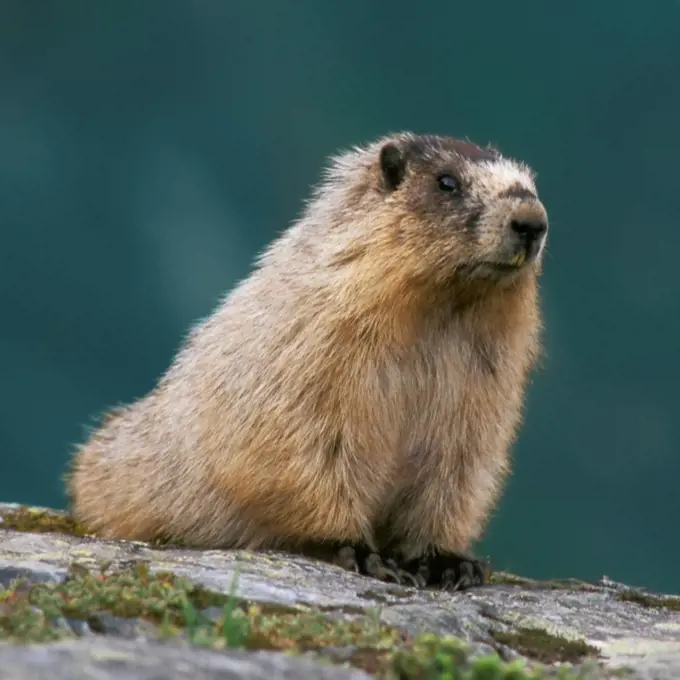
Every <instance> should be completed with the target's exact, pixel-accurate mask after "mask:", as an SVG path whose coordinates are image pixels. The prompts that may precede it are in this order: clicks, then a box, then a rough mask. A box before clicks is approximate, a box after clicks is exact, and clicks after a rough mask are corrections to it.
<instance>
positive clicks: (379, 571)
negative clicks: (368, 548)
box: [364, 553, 418, 588]
mask: <svg viewBox="0 0 680 680" xmlns="http://www.w3.org/2000/svg"><path fill="white" fill-rule="evenodd" d="M364 566H365V569H366V573H367V574H368V575H369V576H373V577H374V578H377V579H380V580H381V581H388V580H389V581H394V582H395V583H398V584H399V585H412V586H413V587H414V588H417V587H418V580H417V579H416V577H415V576H414V575H413V574H411V573H410V572H408V571H406V570H405V569H402V568H401V567H400V566H399V564H397V561H396V560H395V559H393V558H391V557H390V558H387V559H385V560H384V559H383V558H382V557H381V556H380V555H379V554H378V553H370V554H369V555H368V557H367V558H366V560H365V562H364Z"/></svg>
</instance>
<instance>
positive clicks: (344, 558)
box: [334, 545, 361, 573]
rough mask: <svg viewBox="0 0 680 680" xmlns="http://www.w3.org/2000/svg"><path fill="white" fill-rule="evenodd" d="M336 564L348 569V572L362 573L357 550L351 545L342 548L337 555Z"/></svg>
mask: <svg viewBox="0 0 680 680" xmlns="http://www.w3.org/2000/svg"><path fill="white" fill-rule="evenodd" d="M334 562H335V563H336V564H337V565H338V566H340V567H342V568H343V569H347V571H355V572H357V573H359V572H360V571H361V570H360V569H359V563H358V562H357V554H356V550H355V549H354V548H353V547H352V546H351V545H345V546H343V547H342V548H340V549H339V550H338V551H337V552H336V554H335V559H334Z"/></svg>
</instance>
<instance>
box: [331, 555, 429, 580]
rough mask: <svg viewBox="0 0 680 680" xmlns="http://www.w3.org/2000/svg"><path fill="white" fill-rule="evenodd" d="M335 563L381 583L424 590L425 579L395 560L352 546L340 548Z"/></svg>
mask: <svg viewBox="0 0 680 680" xmlns="http://www.w3.org/2000/svg"><path fill="white" fill-rule="evenodd" d="M334 562H335V563H336V564H337V565H339V566H341V567H343V568H344V569H347V570H349V571H354V572H357V573H359V574H363V575H364V576H372V577H373V578H376V579H378V580H380V581H393V582H394V583H397V584H399V585H413V586H414V587H416V588H419V587H420V588H422V587H423V585H422V584H423V583H424V579H422V577H419V575H418V574H412V573H411V572H409V571H406V570H404V569H402V568H401V567H400V566H399V564H398V563H397V561H396V560H395V559H393V558H386V559H383V557H382V556H381V555H379V554H378V553H375V552H370V551H368V550H364V549H360V548H357V547H354V546H350V545H344V546H342V547H341V548H339V549H338V550H337V552H336V554H335V559H334Z"/></svg>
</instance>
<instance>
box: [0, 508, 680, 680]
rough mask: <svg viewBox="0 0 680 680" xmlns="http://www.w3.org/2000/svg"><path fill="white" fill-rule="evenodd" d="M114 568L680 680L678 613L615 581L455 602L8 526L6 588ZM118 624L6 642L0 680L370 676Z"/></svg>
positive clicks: (318, 568) (316, 569) (1, 552)
mask: <svg viewBox="0 0 680 680" xmlns="http://www.w3.org/2000/svg"><path fill="white" fill-rule="evenodd" d="M12 509H15V506H12V505H10V504H6V505H2V504H0V518H1V517H2V515H3V513H6V512H7V511H8V510H12ZM104 561H106V562H110V563H111V568H114V569H115V568H116V567H121V566H125V565H129V564H130V563H135V562H140V561H142V562H146V563H148V565H149V568H150V569H151V570H152V571H153V570H170V571H173V572H175V573H177V574H180V575H182V576H185V577H186V578H188V579H190V580H191V581H192V582H194V583H197V584H200V585H202V586H205V587H208V588H211V589H213V590H216V591H220V592H224V593H228V592H229V589H230V587H231V585H232V582H233V579H234V575H235V573H236V571H237V570H238V574H239V579H238V588H237V595H238V596H239V597H241V598H244V599H248V600H254V601H260V602H267V603H278V604H282V605H299V604H303V605H312V606H314V607H316V608H320V609H323V610H326V611H329V612H337V613H342V614H343V615H344V616H356V615H361V614H366V613H368V612H369V611H370V610H371V609H374V608H376V607H377V608H379V611H380V618H381V620H382V621H383V622H384V623H386V624H390V625H394V626H398V627H403V628H405V629H406V630H408V631H409V632H410V633H411V634H413V635H416V634H418V633H419V632H423V631H427V632H432V633H435V634H437V635H442V636H448V635H453V636H457V637H459V638H461V639H463V640H464V641H466V642H467V643H469V644H470V645H471V648H472V650H473V652H474V653H475V654H486V653H488V652H490V651H494V650H495V651H496V652H498V653H499V654H501V656H502V657H503V658H506V659H511V658H517V657H519V656H521V654H520V653H519V652H518V651H517V650H516V649H513V648H511V647H507V646H505V645H502V644H499V642H498V641H497V640H496V639H495V638H494V637H493V636H492V632H493V631H504V632H513V631H517V630H518V629H521V628H523V627H524V628H526V627H530V628H541V629H544V630H546V631H548V632H549V633H552V634H554V635H558V636H561V637H564V638H567V639H569V640H583V641H584V642H586V643H588V644H590V645H592V646H593V647H595V648H597V649H598V650H599V658H598V659H597V661H598V663H599V664H600V666H601V672H602V673H603V674H604V675H609V673H608V672H607V671H608V669H610V670H614V669H617V668H620V667H625V668H629V669H631V670H632V672H633V674H634V677H639V678H650V679H651V678H659V679H665V678H669V679H670V678H679V679H680V610H678V609H676V608H670V607H663V606H652V607H649V606H642V605H641V604H639V603H636V602H631V601H622V600H621V599H619V597H618V594H619V593H620V592H621V591H624V590H625V591H629V592H639V593H642V591H632V589H628V587H627V586H624V585H622V584H616V583H614V582H612V581H610V580H609V579H607V578H603V579H602V580H601V582H600V583H598V584H581V583H575V584H574V585H572V586H569V585H566V586H565V585H562V586H561V587H556V586H557V584H552V585H551V584H543V583H540V582H534V581H529V580H524V581H523V582H521V583H518V584H510V583H505V584H494V585H489V586H485V587H483V588H479V589H474V590H470V591H466V592H463V593H455V594H450V593H440V592H430V591H417V590H414V589H412V588H408V587H402V586H396V585H393V584H388V583H381V582H378V581H375V580H373V579H370V578H367V577H362V576H359V575H356V574H352V573H349V572H346V571H344V570H342V569H340V568H338V567H335V566H332V565H329V564H325V563H323V562H319V561H314V560H311V559H304V558H301V557H291V556H288V555H283V554H275V553H267V554H265V553H261V554H253V553H248V552H244V551H228V552H227V551H217V550H215V551H199V550H188V549H167V548H164V549H154V548H151V547H149V546H147V545H146V544H140V543H133V542H114V541H100V540H95V539H90V538H79V537H74V536H69V535H65V534H52V533H21V532H16V531H5V530H2V521H1V520H0V586H2V585H4V586H7V585H8V584H9V582H10V581H11V580H12V579H14V578H16V577H17V576H22V575H23V576H30V577H31V578H32V579H33V580H40V581H50V580H54V581H58V580H61V579H63V578H64V577H65V575H66V573H67V569H68V566H69V565H70V564H71V563H73V562H79V563H81V564H84V565H89V566H91V567H92V568H95V569H96V568H97V567H98V566H99V565H100V564H101V563H102V562H104ZM642 594H643V595H644V593H642ZM664 597H665V596H664ZM678 601H680V599H679V600H678ZM668 602H671V603H672V602H674V600H667V603H668ZM117 625H119V626H120V627H121V630H123V631H125V630H126V626H127V627H128V629H129V630H127V632H122V633H119V635H118V636H117V637H114V636H109V635H96V634H94V633H92V632H91V631H87V630H85V629H86V628H87V626H84V627H82V628H81V632H82V633H83V637H82V638H80V639H77V640H73V641H66V642H59V643H49V644H40V645H32V646H28V647H27V646H15V645H7V644H0V680H5V679H7V680H10V679H11V680H15V679H18V678H35V679H36V680H38V679H39V678H43V677H44V678H48V677H49V678H55V679H57V680H58V679H60V678H69V679H72V680H79V679H80V678H83V679H84V678H91V677H97V678H109V677H111V678H113V677H116V678H120V679H123V680H127V679H130V680H132V679H137V678H145V679H146V678H184V677H189V676H191V677H193V678H195V679H196V680H198V679H199V678H232V677H233V678H236V677H241V678H261V677H262V678H264V677H267V678H270V679H273V678H287V677H291V678H292V677H297V678H307V677H309V678H312V677H317V678H362V677H368V676H367V675H366V674H364V673H361V672H359V671H353V670H350V669H345V668H342V667H336V668H333V667H330V666H321V665H319V664H316V665H311V664H312V663H313V662H311V661H304V660H302V659H299V658H297V659H296V658H290V657H285V656H283V655H281V654H280V653H273V652H257V653H255V652H233V651H209V650H204V649H198V648H192V647H188V646H186V643H180V642H178V643H177V644H176V645H175V644H168V643H156V642H153V641H152V640H150V639H148V638H147V637H146V636H145V635H144V634H143V633H140V631H139V630H138V629H136V628H135V627H134V625H133V624H131V623H130V622H129V621H127V622H126V621H125V620H122V621H119V622H117ZM131 625H132V628H130V626H131ZM126 638H127V639H126Z"/></svg>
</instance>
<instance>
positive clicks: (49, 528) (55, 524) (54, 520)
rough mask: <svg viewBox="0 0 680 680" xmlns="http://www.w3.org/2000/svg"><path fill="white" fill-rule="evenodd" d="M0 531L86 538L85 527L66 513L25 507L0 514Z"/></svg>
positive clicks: (86, 531)
mask: <svg viewBox="0 0 680 680" xmlns="http://www.w3.org/2000/svg"><path fill="white" fill-rule="evenodd" d="M0 517H1V518H2V521H0V529H13V530H14V531H26V532H30V533H59V534H69V535H71V536H87V535H88V534H89V532H88V530H87V528H86V527H85V525H83V524H82V523H81V522H79V521H78V520H77V519H75V518H74V517H71V515H69V514H67V513H61V512H54V511H46V510H39V509H37V508H31V507H28V506H26V505H21V506H19V507H17V509H16V510H10V511H8V512H4V513H2V514H0Z"/></svg>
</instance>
